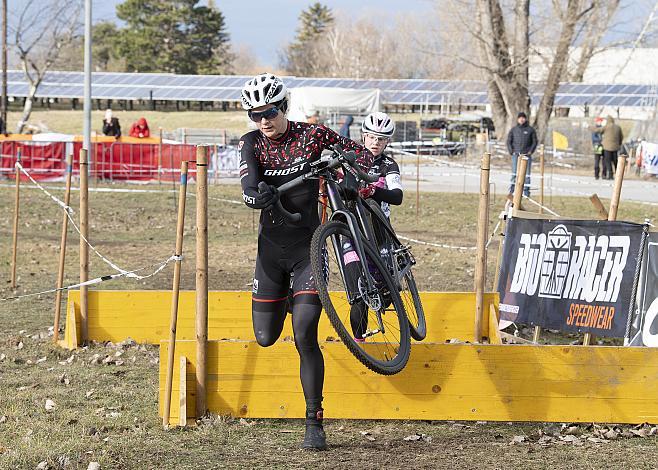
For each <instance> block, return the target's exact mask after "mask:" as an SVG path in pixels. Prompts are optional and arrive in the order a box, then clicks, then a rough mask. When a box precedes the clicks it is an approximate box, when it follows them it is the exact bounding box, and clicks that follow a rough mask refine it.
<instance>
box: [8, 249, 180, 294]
mask: <svg viewBox="0 0 658 470" xmlns="http://www.w3.org/2000/svg"><path fill="white" fill-rule="evenodd" d="M182 259H183V257H182V256H176V255H172V256H170V257H169V258H168V259H166V260H165V261H163V262H162V263H156V264H153V265H151V266H146V267H144V268H139V269H135V270H133V271H125V272H121V273H117V274H108V275H106V276H100V277H97V278H95V279H90V280H88V281H85V282H80V283H78V284H72V285H70V286H66V287H60V288H59V289H49V290H44V291H41V292H30V293H29V294H23V295H16V296H13V297H4V298H1V299H0V302H4V301H7V300H18V299H22V298H24V297H33V296H35V295H45V294H52V293H54V292H58V291H65V290H70V289H77V288H78V287H83V286H91V285H93V284H100V283H101V282H104V281H111V280H113V279H118V278H120V277H124V276H126V277H130V275H131V274H132V275H134V276H137V274H135V273H138V272H140V271H144V270H145V269H149V268H152V267H155V266H157V268H156V269H155V271H153V272H152V273H151V274H147V275H145V276H137V277H138V278H139V279H146V278H148V277H151V276H155V275H156V274H158V273H159V272H160V271H162V270H163V269H164V268H165V267H166V266H167V265H168V264H169V263H170V262H172V261H181V260H182Z"/></svg>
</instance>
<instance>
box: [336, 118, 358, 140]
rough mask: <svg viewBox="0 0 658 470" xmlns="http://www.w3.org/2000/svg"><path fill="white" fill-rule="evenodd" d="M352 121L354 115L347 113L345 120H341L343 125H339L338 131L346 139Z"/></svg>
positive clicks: (348, 136) (348, 135)
mask: <svg viewBox="0 0 658 470" xmlns="http://www.w3.org/2000/svg"><path fill="white" fill-rule="evenodd" d="M353 122H354V117H353V116H352V115H349V114H348V115H347V116H346V117H345V122H343V125H342V126H340V130H339V131H338V134H339V135H342V136H343V137H347V138H348V139H349V138H350V126H351V125H352V123H353Z"/></svg>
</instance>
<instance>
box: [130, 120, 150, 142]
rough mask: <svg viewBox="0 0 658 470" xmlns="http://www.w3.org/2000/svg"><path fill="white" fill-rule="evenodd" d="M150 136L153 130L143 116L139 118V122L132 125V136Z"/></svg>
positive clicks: (141, 137) (142, 137)
mask: <svg viewBox="0 0 658 470" xmlns="http://www.w3.org/2000/svg"><path fill="white" fill-rule="evenodd" d="M150 136H151V131H149V125H148V123H147V122H146V119H144V118H143V117H141V118H139V119H138V120H137V122H135V123H133V125H132V126H130V137H137V138H139V139H145V138H147V137H150Z"/></svg>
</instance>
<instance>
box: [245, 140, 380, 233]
mask: <svg viewBox="0 0 658 470" xmlns="http://www.w3.org/2000/svg"><path fill="white" fill-rule="evenodd" d="M332 150H333V151H334V153H336V154H337V155H338V156H337V157H334V158H332V159H331V160H329V163H328V164H327V165H326V166H323V167H321V169H334V168H338V167H339V166H341V165H342V164H343V163H347V164H348V166H349V167H350V169H349V170H348V171H351V172H353V173H355V174H356V176H357V177H358V178H359V179H360V180H362V181H365V182H366V183H375V182H377V180H379V176H377V175H369V174H367V173H365V172H364V171H363V170H361V168H359V166H358V165H357V164H356V154H355V153H354V152H346V151H344V150H343V148H342V147H341V146H340V145H338V144H336V145H334V146H333V148H332ZM318 173H319V170H314V171H312V172H310V173H307V174H305V175H301V176H298V177H297V178H295V179H293V180H291V181H288V182H287V183H284V184H282V185H281V186H279V187H278V188H277V191H278V193H279V195H282V194H285V193H286V192H287V191H289V190H290V189H292V188H294V187H296V186H298V185H299V184H300V183H302V182H303V181H305V180H307V179H309V178H312V177H315V176H317V174H318ZM266 189H267V183H265V182H264V181H261V182H260V183H258V190H259V191H260V192H263V191H265V190H266ZM274 209H276V210H277V211H278V212H279V213H280V214H281V215H282V216H283V218H284V219H286V220H287V221H289V222H292V223H297V222H299V221H300V220H302V215H301V214H299V213H296V214H291V213H290V212H288V211H287V210H286V209H285V207H283V205H282V204H281V200H277V202H276V204H274Z"/></svg>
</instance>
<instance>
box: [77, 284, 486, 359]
mask: <svg viewBox="0 0 658 470" xmlns="http://www.w3.org/2000/svg"><path fill="white" fill-rule="evenodd" d="M88 298H89V300H88V308H89V314H88V330H89V339H90V340H93V341H112V342H114V343H116V342H119V341H123V340H124V339H126V338H128V337H130V338H132V339H134V340H135V341H137V342H139V343H149V344H159V343H160V341H162V340H163V339H168V338H169V330H168V329H169V310H170V308H171V304H170V303H171V291H153V290H143V291H119V290H117V291H102V290H90V291H89V295H88ZM421 298H422V302H423V306H424V309H425V315H426V316H427V325H428V332H427V338H426V341H429V342H440V343H443V342H445V341H447V340H450V339H453V338H456V339H459V340H462V341H473V326H472V320H473V318H472V317H473V315H474V313H473V312H474V311H475V294H474V293H473V292H423V293H421ZM79 299H80V293H79V291H69V294H68V299H67V312H69V311H70V309H71V306H72V305H76V304H79ZM194 301H195V294H194V291H181V293H180V308H179V313H178V329H177V338H178V339H181V340H188V339H189V340H191V339H194V338H195V336H194V311H195V310H194ZM485 305H487V311H489V308H490V307H489V306H490V305H493V306H494V307H495V308H496V309H497V307H498V294H495V293H490V294H486V295H485ZM494 330H495V328H494ZM482 331H483V335H484V336H487V337H491V336H492V333H490V332H489V321H488V319H486V320H485V321H484V322H483V325H482ZM335 336H336V332H335V331H334V329H333V327H332V326H331V324H330V323H329V320H328V319H327V318H326V315H324V314H323V315H322V317H321V320H320V328H319V337H320V339H321V340H325V339H327V338H329V337H335ZM285 337H292V327H291V325H290V321H287V322H286V326H285V328H284V331H283V333H282V335H281V338H285ZM208 338H209V339H213V340H220V339H242V340H253V339H254V333H253V328H252V324H251V292H229V291H219V292H218V291H211V292H209V294H208ZM67 344H68V347H74V346H73V344H70V343H67Z"/></svg>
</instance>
